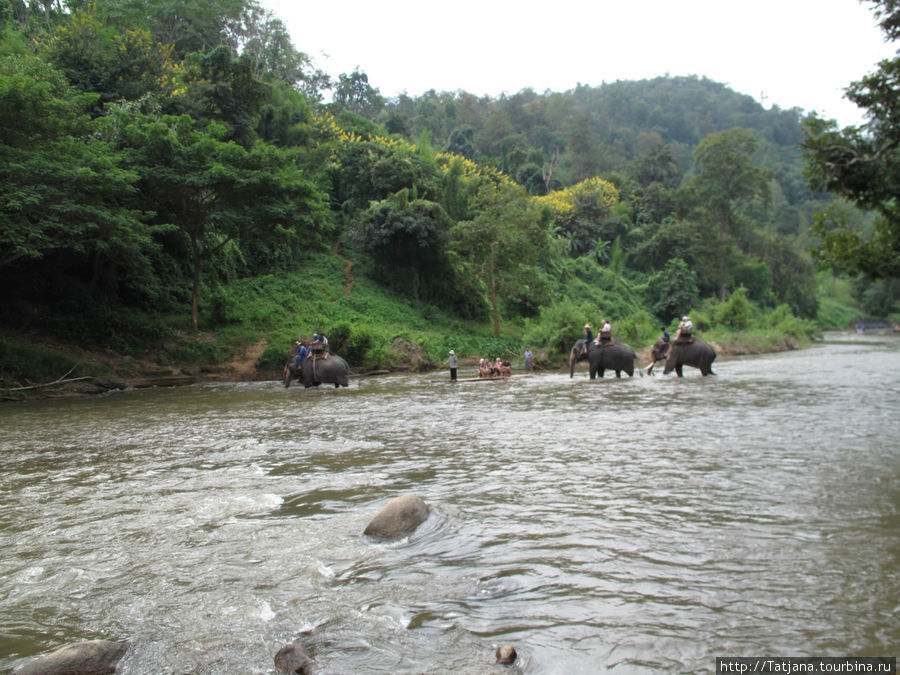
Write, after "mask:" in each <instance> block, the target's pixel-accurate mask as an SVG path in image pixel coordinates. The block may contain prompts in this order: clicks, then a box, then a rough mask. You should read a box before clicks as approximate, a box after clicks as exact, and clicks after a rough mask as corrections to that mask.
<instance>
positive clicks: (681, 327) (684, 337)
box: [675, 316, 694, 344]
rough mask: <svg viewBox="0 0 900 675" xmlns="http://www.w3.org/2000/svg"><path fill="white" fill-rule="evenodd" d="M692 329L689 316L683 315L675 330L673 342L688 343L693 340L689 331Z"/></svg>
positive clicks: (692, 325)
mask: <svg viewBox="0 0 900 675" xmlns="http://www.w3.org/2000/svg"><path fill="white" fill-rule="evenodd" d="M693 330H694V324H693V322H692V321H691V317H689V316H683V317H681V323H680V324H678V330H677V331H676V332H675V343H676V344H688V343H691V342H693V341H694V338H693V336H692V335H691V333H692V332H693Z"/></svg>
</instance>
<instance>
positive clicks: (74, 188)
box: [0, 0, 896, 380]
mask: <svg viewBox="0 0 900 675" xmlns="http://www.w3.org/2000/svg"><path fill="white" fill-rule="evenodd" d="M0 22H2V27H3V32H2V39H0V112H2V118H3V120H4V123H3V125H2V126H0V152H2V155H3V156H2V161H0V185H2V187H0V195H2V202H0V283H2V285H3V288H4V302H3V304H2V310H0V311H2V317H0V318H2V322H3V324H4V326H5V327H6V329H7V332H8V333H9V335H8V336H7V340H6V341H4V343H3V344H4V345H5V348H6V352H7V355H9V354H12V353H13V352H15V354H17V355H18V356H16V357H15V358H12V357H9V356H7V358H5V359H4V362H3V364H2V366H3V368H4V376H5V378H6V379H8V380H10V379H12V380H15V379H16V378H19V379H21V378H22V377H23V373H24V372H25V371H27V370H28V368H29V367H30V366H29V365H28V364H29V357H28V356H27V355H23V354H24V352H23V351H22V350H23V348H22V347H21V341H22V339H23V336H26V337H25V338H24V339H27V336H34V335H39V336H42V337H46V336H49V337H50V338H53V339H56V340H59V341H61V342H65V343H71V344H77V345H83V346H96V347H104V348H108V349H112V350H115V351H118V352H121V353H131V354H135V353H142V352H146V351H148V350H153V351H154V352H155V353H156V354H157V358H158V359H159V360H160V361H161V362H163V361H164V362H181V363H194V364H199V365H203V364H208V363H215V362H216V361H217V360H221V359H222V358H225V357H226V356H227V355H228V354H229V353H230V352H231V350H232V349H233V348H234V347H235V346H236V345H240V344H246V343H248V342H250V341H257V340H259V339H260V338H263V339H265V340H266V341H267V342H268V344H269V345H270V348H269V350H268V351H267V352H266V353H265V354H264V355H263V359H262V362H263V364H264V365H266V366H268V367H273V366H274V365H275V364H277V363H278V361H279V360H280V359H281V358H282V354H283V351H284V348H285V347H286V346H287V345H288V344H290V343H291V342H292V341H293V339H294V338H295V337H298V336H300V335H301V334H303V335H308V334H309V333H311V332H312V331H313V330H321V331H325V332H327V333H328V334H329V335H331V336H333V339H332V344H333V345H334V346H335V347H336V348H337V349H339V350H342V351H343V352H344V353H346V354H347V355H349V357H350V358H351V360H353V361H354V362H355V363H357V364H360V365H361V364H371V365H377V364H386V365H391V364H395V363H398V362H399V360H402V357H401V356H398V353H397V345H398V344H399V345H418V346H419V348H420V349H422V350H425V351H427V352H428V353H430V354H431V356H432V357H433V358H435V359H440V358H441V357H440V354H441V353H445V352H444V351H443V350H445V349H446V348H447V347H448V346H453V345H456V346H457V348H459V346H460V345H469V346H470V347H469V351H470V352H473V353H474V352H477V351H478V350H488V349H491V350H495V351H496V350H499V349H501V348H502V349H519V348H520V347H521V345H522V344H524V343H525V342H529V343H531V344H533V345H534V346H536V347H538V348H539V349H541V350H543V351H544V352H545V353H547V354H551V355H552V354H554V353H560V352H562V351H564V350H565V349H566V348H567V346H568V345H569V344H570V342H571V340H572V339H573V337H577V336H578V334H579V333H580V326H581V325H583V324H584V323H585V321H589V322H592V323H595V322H598V321H600V320H601V319H602V318H609V319H611V320H613V322H614V325H615V326H616V328H617V332H619V333H620V334H621V335H623V337H627V338H628V339H630V340H632V341H635V342H637V343H644V344H646V343H647V342H649V341H651V340H652V339H653V337H654V335H655V333H656V332H657V331H658V330H659V328H660V327H661V326H662V325H670V324H671V323H672V322H673V321H676V320H677V318H678V317H679V316H680V315H682V314H685V313H687V312H691V313H692V314H693V315H694V316H695V317H697V319H696V321H697V322H698V323H699V325H700V327H701V329H706V330H709V329H713V328H715V327H716V326H720V327H723V328H727V329H729V330H751V329H756V330H761V331H762V332H766V331H768V332H774V331H775V330H776V327H777V330H778V331H781V332H788V333H793V334H795V335H797V336H799V335H805V334H809V333H811V332H812V331H813V330H815V324H814V323H813V322H814V321H815V320H817V319H818V320H819V321H821V322H824V323H826V324H833V323H835V322H837V323H842V322H845V321H847V320H849V319H850V318H852V313H853V312H854V311H855V310H853V309H846V308H844V309H841V308H840V307H839V306H838V305H837V304H835V303H834V302H833V301H829V303H827V304H828V307H827V309H828V311H827V312H825V313H824V314H823V313H822V311H821V307H822V303H821V302H820V300H821V299H822V297H821V295H820V290H819V283H818V280H817V272H816V268H815V265H814V262H813V259H812V258H811V256H810V247H811V246H813V245H815V244H816V243H817V241H818V239H816V238H812V237H811V226H812V224H813V214H815V213H817V212H820V211H821V210H822V209H823V207H824V206H826V205H829V208H834V207H835V205H839V206H840V208H841V214H842V215H841V218H842V219H843V220H842V223H845V224H846V223H851V224H856V225H862V226H863V227H868V226H869V225H868V223H869V222H870V218H869V217H868V216H866V215H865V214H864V213H863V212H862V211H859V210H857V209H855V208H853V207H852V206H851V205H850V204H849V203H843V202H837V201H835V199H834V198H833V197H831V196H828V195H826V194H825V193H816V192H813V191H811V190H810V188H809V187H808V184H807V180H806V178H805V177H804V159H803V157H802V156H801V151H800V148H799V146H798V144H800V143H801V141H802V140H803V138H804V133H803V128H802V124H803V123H804V120H803V119H802V115H801V113H800V111H798V110H778V109H771V110H765V109H764V108H763V107H762V106H760V105H759V104H758V103H757V102H755V101H754V100H753V99H752V98H750V97H748V96H746V95H743V94H739V93H736V92H734V91H731V90H730V89H728V88H727V87H725V86H724V85H721V84H717V83H715V82H711V81H709V80H706V79H699V78H668V77H666V78H658V79H655V80H649V81H641V82H616V83H612V84H604V85H602V86H599V87H589V86H579V87H578V88H576V89H574V90H571V91H566V92H544V93H540V94H538V93H536V92H533V91H530V90H525V91H521V92H519V93H517V94H515V95H513V96H503V97H500V98H498V99H491V98H483V97H481V98H480V97H475V96H472V95H470V94H467V93H465V92H452V93H448V92H435V91H431V92H428V93H427V94H425V95H424V96H421V97H409V96H405V95H404V96H400V97H398V98H397V99H394V100H386V99H385V98H384V97H382V96H381V95H380V93H379V92H378V89H377V83H370V82H369V81H368V77H367V76H366V75H365V73H364V72H362V71H356V72H354V73H350V74H342V75H340V76H339V77H338V78H336V79H333V78H331V77H329V76H328V75H327V74H325V73H323V72H321V71H319V70H316V69H315V68H314V66H313V65H312V64H311V62H310V61H309V59H308V58H307V57H306V56H305V55H304V54H303V52H302V49H303V45H296V46H295V45H293V44H291V42H290V39H289V36H288V34H287V31H286V29H285V27H284V25H283V23H282V22H281V21H280V20H279V19H278V18H277V17H276V16H274V15H273V14H272V13H271V12H268V11H266V10H264V9H263V8H262V7H261V6H260V5H259V4H258V3H257V2H256V0H225V1H223V2H217V3H208V2H204V1H202V0H173V2H169V3H156V2H149V1H148V0H96V1H95V2H90V3H89V2H86V1H84V0H68V1H66V2H52V1H49V0H47V1H41V2H38V1H37V0H27V1H25V0H14V1H13V2H11V3H7V4H5V5H3V6H2V8H0ZM361 58H362V56H361ZM821 234H822V232H821V231H819V235H817V236H821ZM832 269H833V270H834V267H832ZM834 271H835V272H836V273H837V272H839V271H840V270H834ZM855 283H856V286H855V287H853V288H852V289H851V287H850V286H849V285H848V284H849V281H848V280H840V279H837V274H836V276H835V281H834V282H833V283H831V288H834V289H836V290H838V291H842V292H844V304H845V305H846V304H853V303H855V302H856V301H857V300H858V299H859V298H862V300H863V301H864V303H868V305H867V306H865V305H864V309H865V310H866V311H868V312H869V313H880V314H881V315H887V314H889V313H890V312H892V311H894V307H895V305H894V303H895V298H896V289H895V288H894V286H892V285H891V284H890V283H887V285H886V284H885V282H884V281H883V280H882V281H874V282H873V280H872V279H871V278H860V280H857V281H856V282H855ZM835 284H837V286H835ZM873 289H874V290H873ZM851 290H853V291H854V292H855V293H856V296H855V297H856V300H854V299H851V298H850V295H849V293H850V292H851ZM491 336H493V338H492V341H491V340H487V341H485V338H490V337H491ZM17 340H18V342H16V341H17ZM464 351H465V350H464ZM31 361H32V362H33V361H34V359H32V360H31ZM23 364H25V365H23Z"/></svg>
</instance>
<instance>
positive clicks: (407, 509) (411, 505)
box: [363, 495, 428, 539]
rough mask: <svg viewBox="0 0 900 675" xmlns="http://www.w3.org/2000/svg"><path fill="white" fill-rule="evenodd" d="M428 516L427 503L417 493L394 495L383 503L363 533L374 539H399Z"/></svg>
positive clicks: (413, 529)
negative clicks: (382, 506)
mask: <svg viewBox="0 0 900 675" xmlns="http://www.w3.org/2000/svg"><path fill="white" fill-rule="evenodd" d="M427 518H428V504H426V503H425V502H424V501H423V500H422V498H421V497H418V496H417V495H403V496H401V497H396V498H394V499H392V500H391V501H389V502H388V503H387V504H385V505H384V508H383V509H381V511H379V512H378V515H377V516H375V517H374V518H373V519H372V522H370V523H369V525H368V526H367V527H366V529H365V531H364V533H363V534H367V535H369V536H370V537H375V538H376V539H399V538H401V537H405V536H406V535H408V534H410V533H412V532H414V531H415V529H416V528H417V527H418V526H419V525H421V524H422V523H424V522H425V520H426V519H427Z"/></svg>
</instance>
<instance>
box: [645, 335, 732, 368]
mask: <svg viewBox="0 0 900 675" xmlns="http://www.w3.org/2000/svg"><path fill="white" fill-rule="evenodd" d="M650 358H651V359H652V360H651V362H650V367H649V368H648V369H647V374H648V375H650V374H651V373H652V372H653V366H654V365H655V364H656V362H657V361H661V360H662V359H665V360H666V366H665V368H664V369H663V375H667V374H668V373H671V372H672V371H673V370H674V371H675V372H676V374H677V375H678V377H684V373H683V372H682V368H683V367H684V366H693V367H694V368H699V369H700V372H701V373H703V376H704V377H706V376H707V375H715V373H714V372H713V369H712V363H713V361H715V360H716V350H715V349H714V348H713V347H712V345H710V344H709V343H708V342H704V341H703V340H700V339H699V338H694V339H693V341H692V342H689V343H686V344H679V343H677V342H673V343H668V342H664V341H663V340H662V338H660V339H659V340H657V341H656V342H655V343H654V345H653V348H652V349H651V351H650Z"/></svg>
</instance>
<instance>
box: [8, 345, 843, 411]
mask: <svg viewBox="0 0 900 675" xmlns="http://www.w3.org/2000/svg"><path fill="white" fill-rule="evenodd" d="M839 334H840V333H839ZM843 335H846V336H847V337H848V338H850V337H853V336H854V334H853V333H852V332H850V331H847V332H845V333H843ZM708 342H710V344H712V345H713V347H714V348H715V349H716V352H717V353H718V355H719V357H720V358H721V357H725V358H728V357H735V356H748V355H758V354H767V353H774V352H782V351H790V350H794V349H802V348H805V347H810V346H813V345H814V344H815V343H814V342H813V341H806V340H804V341H801V340H798V339H797V338H795V337H794V336H793V335H771V334H767V335H757V334H750V333H746V332H740V333H734V334H730V335H721V334H712V335H711V336H709V339H708ZM17 343H18V344H22V345H27V346H28V348H29V349H32V350H40V351H41V352H42V353H44V354H46V358H47V359H49V360H50V361H51V364H50V365H49V366H47V365H45V367H44V372H47V373H51V374H52V375H53V376H52V377H45V378H43V380H42V381H24V382H10V381H6V382H4V383H2V388H0V399H2V400H4V401H20V400H27V399H41V398H61V397H73V396H95V395H99V394H105V393H109V392H114V391H128V390H135V389H147V388H153V387H176V386H185V385H191V384H198V383H208V382H264V381H270V380H278V379H280V377H281V373H280V372H278V371H273V370H271V369H266V368H262V367H261V366H260V362H261V356H262V355H263V353H264V352H265V351H266V349H267V348H268V343H267V341H266V340H265V339H262V340H258V341H257V342H255V343H252V344H249V345H244V346H236V347H234V348H233V349H232V352H233V356H232V358H230V359H229V360H227V361H225V362H222V363H218V364H210V365H201V366H198V365H191V364H162V363H160V359H159V355H158V354H156V353H148V354H144V355H141V356H133V355H124V354H117V353H115V352H113V351H110V350H103V349H87V348H83V347H78V346H75V345H62V344H59V343H54V342H52V341H49V340H46V339H41V338H39V337H38V336H33V335H32V336H24V335H18V336H9V335H7V336H5V338H4V346H5V348H6V349H9V345H11V344H13V345H14V344H17ZM401 349H402V352H403V354H402V356H404V357H405V356H406V355H407V352H408V351H409V349H410V347H409V345H402V346H401ZM650 349H651V346H650V345H647V346H643V347H638V348H636V349H635V352H636V353H637V355H638V362H639V363H640V364H642V365H644V364H647V363H649V360H650ZM478 358H479V355H473V356H468V357H467V356H466V355H461V358H460V367H462V368H467V367H472V368H474V367H475V365H476V364H477V361H478ZM54 361H55V362H57V363H58V366H57V367H56V368H55V369H54V367H53V365H52V363H53V362H54ZM408 361H409V359H407V358H402V359H398V362H400V363H404V365H401V366H396V365H395V366H387V365H385V366H375V367H370V368H366V369H364V370H360V369H357V370H355V371H353V370H351V376H353V377H361V376H365V375H373V374H377V375H381V374H390V373H398V372H409V371H420V372H427V371H431V370H437V369H439V368H440V364H437V363H433V362H430V361H429V360H427V359H418V360H417V361H416V362H415V363H412V364H409V363H408ZM535 362H536V365H537V366H538V367H539V368H542V369H547V370H552V369H559V368H564V367H565V366H566V364H567V359H566V357H565V356H562V355H560V356H551V355H548V354H547V353H546V351H543V352H542V351H540V350H538V352H537V354H536V359H535ZM520 366H521V364H520V363H514V367H516V368H517V367H520Z"/></svg>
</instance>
